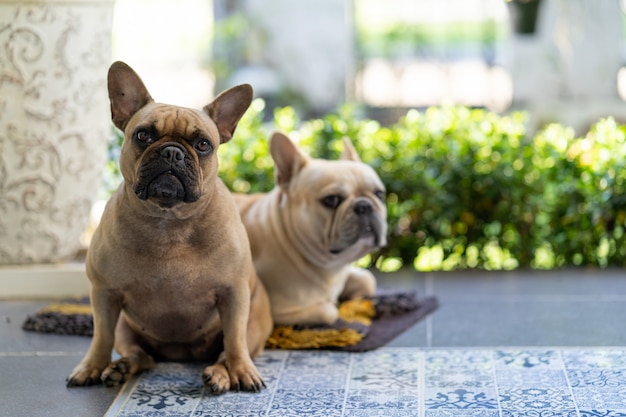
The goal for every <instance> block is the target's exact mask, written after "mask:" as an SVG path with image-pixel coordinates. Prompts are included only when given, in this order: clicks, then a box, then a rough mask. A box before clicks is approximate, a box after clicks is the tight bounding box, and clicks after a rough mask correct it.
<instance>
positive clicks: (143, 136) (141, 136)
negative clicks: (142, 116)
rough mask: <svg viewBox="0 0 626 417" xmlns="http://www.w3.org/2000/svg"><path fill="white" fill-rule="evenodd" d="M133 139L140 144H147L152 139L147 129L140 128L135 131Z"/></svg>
mask: <svg viewBox="0 0 626 417" xmlns="http://www.w3.org/2000/svg"><path fill="white" fill-rule="evenodd" d="M135 140H136V141H137V142H139V143H141V144H144V145H148V144H150V143H152V142H153V141H154V140H153V139H152V135H150V132H148V131H147V130H143V129H140V130H138V131H137V132H135Z"/></svg>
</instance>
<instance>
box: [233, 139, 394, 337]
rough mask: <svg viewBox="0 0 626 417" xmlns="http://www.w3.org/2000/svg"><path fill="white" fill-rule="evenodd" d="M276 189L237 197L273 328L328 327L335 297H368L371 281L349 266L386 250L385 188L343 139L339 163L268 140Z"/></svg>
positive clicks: (285, 141) (281, 141)
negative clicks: (275, 325)
mask: <svg viewBox="0 0 626 417" xmlns="http://www.w3.org/2000/svg"><path fill="white" fill-rule="evenodd" d="M270 153H271V155H272V158H273V159H274V163H275V168H274V170H275V171H274V176H275V180H276V186H275V188H274V189H273V190H272V191H271V192H269V193H257V194H249V195H245V194H236V195H235V200H236V202H237V205H238V206H239V210H240V212H241V218H242V220H243V223H244V225H245V226H246V230H247V231H248V237H249V239H250V245H251V249H252V257H253V260H254V265H255V267H256V270H257V274H258V275H259V278H260V279H261V280H262V281H263V283H264V284H265V287H266V289H267V292H268V294H269V297H270V303H271V309H272V317H273V319H274V322H275V323H276V324H283V325H290V324H322V323H324V324H331V323H333V322H335V321H336V320H337V318H338V310H337V304H338V300H340V299H350V298H354V297H358V296H371V295H373V294H374V292H375V290H376V279H375V277H374V275H373V274H372V273H371V272H370V271H368V270H365V269H361V268H357V267H355V266H352V265H351V264H352V263H353V262H354V261H356V260H358V259H359V258H361V257H363V256H364V255H366V254H367V253H370V252H372V251H375V250H377V249H378V248H380V247H382V246H384V245H385V244H386V234H387V221H386V219H387V210H386V207H385V186H384V185H383V183H382V181H381V180H380V178H379V177H378V175H377V174H376V172H374V170H373V169H372V168H371V167H370V166H368V165H366V164H364V163H362V162H361V160H360V159H359V157H358V155H357V153H356V151H355V149H354V147H353V146H352V143H351V142H350V141H349V140H348V139H347V138H346V139H344V152H343V154H342V156H341V159H340V160H337V161H328V160H322V159H312V158H309V157H308V156H306V155H305V154H304V153H303V152H302V151H301V150H300V149H299V148H298V147H296V145H295V144H294V143H293V142H292V141H291V140H290V139H289V138H288V137H287V136H285V135H283V134H281V133H274V134H273V135H272V137H271V139H270Z"/></svg>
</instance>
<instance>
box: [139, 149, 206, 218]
mask: <svg viewBox="0 0 626 417" xmlns="http://www.w3.org/2000/svg"><path fill="white" fill-rule="evenodd" d="M137 178H138V180H137V183H136V184H135V188H134V191H135V194H136V195H137V197H138V198H139V199H141V200H148V199H155V200H157V201H158V203H159V205H161V206H163V207H172V206H174V205H176V204H178V203H192V202H194V201H197V200H198V199H199V198H200V193H199V190H198V189H197V188H198V187H197V183H198V181H197V175H196V173H195V170H194V169H193V166H192V164H191V162H190V161H189V158H188V156H187V155H186V153H185V151H184V149H182V148H181V147H180V146H178V145H167V146H164V147H162V148H160V149H158V150H155V151H153V152H152V154H151V155H149V156H147V157H146V158H145V161H144V163H143V164H142V165H141V167H140V168H139V171H138V176H137Z"/></svg>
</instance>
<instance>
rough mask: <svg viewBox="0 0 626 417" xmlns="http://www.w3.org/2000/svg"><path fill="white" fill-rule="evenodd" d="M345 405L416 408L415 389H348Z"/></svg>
mask: <svg viewBox="0 0 626 417" xmlns="http://www.w3.org/2000/svg"><path fill="white" fill-rule="evenodd" d="M345 407H346V409H348V410H353V409H386V410H393V409H397V410H417V409H418V407H419V398H418V395H417V391H409V392H406V391H380V390H350V391H349V393H348V395H347V396H346V403H345Z"/></svg>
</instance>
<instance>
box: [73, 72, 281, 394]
mask: <svg viewBox="0 0 626 417" xmlns="http://www.w3.org/2000/svg"><path fill="white" fill-rule="evenodd" d="M108 89H109V98H110V100H111V115H112V119H113V122H114V124H115V126H117V127H118V128H119V129H120V130H122V131H123V132H124V143H123V145H122V151H121V156H120V168H121V172H122V175H123V177H124V181H123V183H122V184H121V185H120V187H119V188H118V190H117V191H116V192H115V193H114V195H113V196H112V197H111V199H110V200H109V202H108V203H107V205H106V208H105V211H104V214H103V216H102V220H101V223H100V225H99V226H98V228H97V230H96V231H95V233H94V236H93V239H92V242H91V245H90V247H89V250H88V253H87V261H86V263H87V275H88V277H89V280H90V281H91V303H92V306H93V313H94V336H93V340H92V343H91V347H90V349H89V351H88V352H87V354H86V356H85V357H84V358H83V360H82V361H81V362H80V363H79V364H78V365H77V366H76V368H74V370H73V372H72V374H71V375H70V376H69V377H68V379H67V385H68V386H69V387H73V386H82V385H92V384H97V383H101V382H104V383H105V384H106V385H116V384H119V383H122V382H124V381H125V380H127V379H128V378H129V377H130V376H131V375H133V374H135V373H137V372H141V371H142V370H145V369H148V368H150V367H152V366H153V365H154V361H155V360H168V361H187V360H196V361H206V362H207V363H213V364H212V365H210V366H207V367H206V368H205V369H204V372H203V374H202V377H203V380H204V383H205V384H206V386H207V387H208V388H209V389H210V390H211V391H212V392H214V393H222V392H224V391H227V390H239V389H243V390H247V391H259V390H260V389H261V388H262V387H263V386H264V383H263V379H262V378H261V375H259V372H258V371H257V369H256V367H255V365H254V363H253V362H252V359H251V358H252V357H254V356H255V355H257V354H259V353H260V352H261V351H262V349H263V346H264V344H265V341H266V340H267V338H268V337H269V335H270V333H271V331H272V327H273V324H272V318H271V313H270V306H269V300H268V296H267V293H266V291H265V289H264V287H263V285H262V283H261V282H260V281H259V280H258V279H257V276H256V273H255V270H254V267H253V264H252V258H251V254H250V248H249V243H248V238H247V235H246V231H245V228H244V226H243V224H242V222H241V220H240V217H239V213H238V211H237V206H236V205H235V203H234V201H233V198H232V197H231V195H230V193H229V191H228V190H227V188H226V187H225V186H224V184H223V183H222V181H221V180H220V179H219V178H218V176H217V165H218V161H217V152H216V151H217V147H218V146H219V145H220V144H222V143H225V142H228V141H229V140H230V139H231V137H232V135H233V132H234V130H235V128H236V126H237V123H238V122H239V119H240V118H241V116H242V115H243V114H244V113H245V111H246V110H247V108H248V106H249V105H250V103H251V100H252V87H250V86H249V85H239V86H236V87H233V88H231V89H229V90H227V91H224V92H223V93H222V94H220V95H219V96H218V97H217V98H216V99H215V100H214V101H213V102H212V103H210V104H209V105H207V106H206V107H204V109H203V111H200V110H194V109H188V108H183V107H177V106H172V105H167V104H161V103H155V102H154V100H153V99H152V97H151V96H150V94H149V93H148V90H147V89H146V87H145V86H144V84H143V82H142V81H141V79H140V78H139V76H138V75H137V74H136V73H135V71H133V70H132V69H131V68H130V67H129V66H128V65H126V64H125V63H123V62H116V63H114V64H113V65H112V66H111V68H110V69H109V74H108ZM113 347H115V349H116V351H117V352H118V353H119V354H120V355H121V359H119V360H116V361H114V362H111V351H112V349H113Z"/></svg>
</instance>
